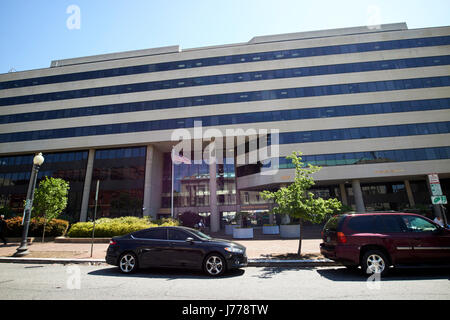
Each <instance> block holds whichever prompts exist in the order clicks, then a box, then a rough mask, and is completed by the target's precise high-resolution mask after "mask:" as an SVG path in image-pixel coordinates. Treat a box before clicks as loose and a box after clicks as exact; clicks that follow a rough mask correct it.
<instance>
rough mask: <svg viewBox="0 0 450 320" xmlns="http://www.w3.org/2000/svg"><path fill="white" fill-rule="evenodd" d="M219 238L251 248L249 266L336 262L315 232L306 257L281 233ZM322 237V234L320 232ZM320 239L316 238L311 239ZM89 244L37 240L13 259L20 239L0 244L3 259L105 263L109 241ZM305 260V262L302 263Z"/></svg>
mask: <svg viewBox="0 0 450 320" xmlns="http://www.w3.org/2000/svg"><path fill="white" fill-rule="evenodd" d="M211 236H213V237H215V238H221V239H228V240H232V241H234V242H237V243H240V244H242V245H244V246H245V247H246V248H247V257H248V259H249V266H268V265H270V266H271V265H277V266H278V265H281V264H282V265H283V266H285V265H289V266H291V265H294V264H295V265H296V266H298V265H304V264H308V265H311V266H312V265H316V264H317V263H318V264H326V265H330V264H333V263H331V262H330V261H329V260H327V259H325V258H324V257H323V256H321V255H320V247H319V244H320V242H321V239H318V238H317V236H315V234H313V235H312V236H306V235H305V238H306V239H303V241H302V256H300V257H299V256H298V255H297V249H298V241H299V240H298V239H281V238H280V237H279V236H278V235H270V236H269V235H261V234H260V233H258V232H255V237H254V238H253V239H245V240H244V239H232V237H231V236H229V235H225V234H224V233H215V234H211ZM319 237H320V233H319ZM308 238H316V239H308ZM86 242H87V243H55V242H54V241H52V242H45V243H42V242H39V241H35V242H33V243H32V244H30V245H29V246H28V250H29V252H30V253H29V254H28V255H27V256H25V257H23V258H14V259H13V258H12V257H13V255H14V253H15V252H16V249H17V248H18V246H19V242H14V243H8V244H7V245H6V246H4V245H1V246H0V262H20V261H24V262H25V261H27V262H36V263H42V262H47V263H70V262H93V263H99V262H103V261H104V259H105V255H106V250H107V248H108V245H109V244H108V243H94V246H93V253H92V256H91V244H90V243H89V242H90V239H86ZM301 262H303V263H301Z"/></svg>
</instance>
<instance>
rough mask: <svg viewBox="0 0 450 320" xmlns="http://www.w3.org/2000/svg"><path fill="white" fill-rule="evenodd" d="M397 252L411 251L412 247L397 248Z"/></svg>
mask: <svg viewBox="0 0 450 320" xmlns="http://www.w3.org/2000/svg"><path fill="white" fill-rule="evenodd" d="M397 250H413V247H397Z"/></svg>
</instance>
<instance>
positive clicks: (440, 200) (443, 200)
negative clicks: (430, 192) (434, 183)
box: [431, 196, 447, 204]
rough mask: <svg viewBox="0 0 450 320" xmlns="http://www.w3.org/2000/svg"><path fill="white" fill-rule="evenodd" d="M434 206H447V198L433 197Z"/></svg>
mask: <svg viewBox="0 0 450 320" xmlns="http://www.w3.org/2000/svg"><path fill="white" fill-rule="evenodd" d="M431 203H432V204H447V197H446V196H431Z"/></svg>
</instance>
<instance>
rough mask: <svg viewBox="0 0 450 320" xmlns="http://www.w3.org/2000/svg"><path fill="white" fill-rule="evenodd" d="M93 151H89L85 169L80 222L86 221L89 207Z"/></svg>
mask: <svg viewBox="0 0 450 320" xmlns="http://www.w3.org/2000/svg"><path fill="white" fill-rule="evenodd" d="M94 158H95V149H89V155H88V163H87V167H86V176H85V177H84V187H83V198H82V200H81V212H80V221H81V222H86V221H87V213H88V207H89V195H90V192H91V182H92V171H93V169H94Z"/></svg>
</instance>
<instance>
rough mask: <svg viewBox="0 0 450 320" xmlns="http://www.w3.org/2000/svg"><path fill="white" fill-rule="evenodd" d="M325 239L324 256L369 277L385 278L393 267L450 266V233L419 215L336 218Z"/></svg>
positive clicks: (346, 215) (328, 227)
mask: <svg viewBox="0 0 450 320" xmlns="http://www.w3.org/2000/svg"><path fill="white" fill-rule="evenodd" d="M322 239H323V243H321V244H320V252H321V253H322V255H323V256H325V257H327V258H328V259H331V260H334V261H337V262H340V263H342V264H343V265H345V266H347V267H348V268H357V267H358V266H361V268H362V271H363V272H364V273H369V274H371V273H381V274H382V275H383V274H385V273H386V272H387V271H388V268H389V267H390V266H400V265H412V264H434V263H444V264H447V263H450V230H449V229H444V228H442V227H441V226H439V225H437V224H436V223H434V222H433V221H431V220H430V219H427V218H425V217H423V216H421V215H417V214H411V213H361V214H344V215H339V216H334V217H332V218H331V219H330V220H328V222H327V223H326V225H325V227H324V228H323V231H322Z"/></svg>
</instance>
